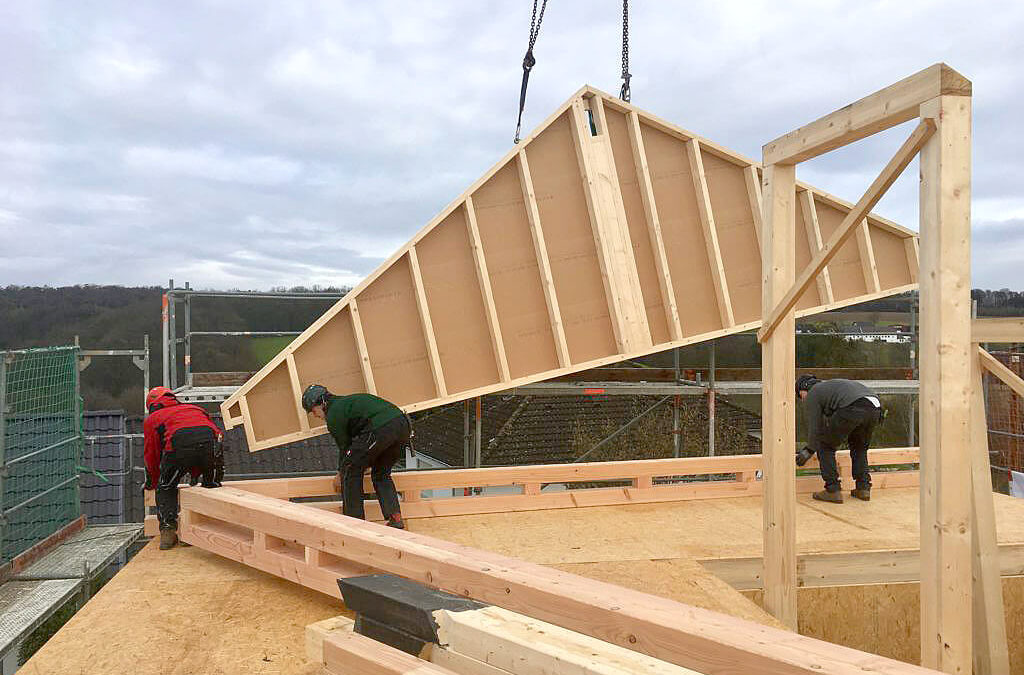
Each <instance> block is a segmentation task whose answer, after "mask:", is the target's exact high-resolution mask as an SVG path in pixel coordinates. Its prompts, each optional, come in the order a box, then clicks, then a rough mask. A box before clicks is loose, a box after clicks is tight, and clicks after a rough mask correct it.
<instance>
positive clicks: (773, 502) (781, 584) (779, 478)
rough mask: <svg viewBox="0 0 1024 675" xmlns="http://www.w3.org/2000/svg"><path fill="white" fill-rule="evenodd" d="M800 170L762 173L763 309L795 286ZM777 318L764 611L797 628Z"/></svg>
mask: <svg viewBox="0 0 1024 675" xmlns="http://www.w3.org/2000/svg"><path fill="white" fill-rule="evenodd" d="M795 200H796V167H795V166H793V165H771V166H766V167H765V168H764V231H763V232H762V234H761V246H762V251H763V255H762V276H761V288H762V311H763V312H764V313H765V315H767V314H768V312H769V310H770V309H771V308H772V307H775V306H777V303H778V302H779V299H780V298H782V297H783V293H784V292H785V289H786V288H789V287H790V286H791V284H792V283H793V274H794V267H795V262H796V260H795V258H796V249H795V247H794V246H793V242H794V240H795V238H796V203H795ZM784 309H785V311H784V312H783V313H782V314H780V315H779V319H778V322H777V325H778V326H780V327H781V330H780V331H778V332H777V333H776V334H773V335H770V336H768V338H767V339H765V340H764V342H763V344H762V345H761V373H762V376H761V377H762V381H763V390H762V394H761V411H762V412H761V417H762V420H763V422H762V431H761V436H762V441H761V443H762V452H763V453H764V508H763V511H764V606H765V609H766V610H768V612H769V613H770V614H772V615H773V616H774V617H775V618H777V619H779V620H780V621H782V622H783V623H784V624H785V625H787V626H789V627H790V628H792V629H793V630H796V628H797V611H796V600H797V598H796V497H795V486H796V461H795V457H794V449H795V448H796V417H795V413H794V406H795V394H794V391H793V382H794V381H795V379H796V377H795V376H796V373H795V370H796V363H795V362H796V347H795V338H794V332H795V330H796V328H795V318H794V314H793V307H792V305H789V306H788V307H785V308H784Z"/></svg>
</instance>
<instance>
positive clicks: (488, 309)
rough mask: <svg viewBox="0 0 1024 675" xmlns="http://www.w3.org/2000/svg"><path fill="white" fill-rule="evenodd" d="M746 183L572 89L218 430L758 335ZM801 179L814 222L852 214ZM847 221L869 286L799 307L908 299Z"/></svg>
mask: <svg viewBox="0 0 1024 675" xmlns="http://www.w3.org/2000/svg"><path fill="white" fill-rule="evenodd" d="M759 171H760V168H759V166H758V165H757V164H756V163H755V162H753V161H752V160H750V159H747V158H745V157H743V156H741V155H739V154H737V153H734V152H732V151H730V150H728V149H726V148H724V147H722V146H720V145H717V144H716V143H714V142H712V141H710V140H708V139H705V138H701V137H699V136H697V135H696V134H694V133H692V132H689V131H686V130H685V129H682V128H680V127H677V126H675V125H672V124H670V123H668V122H665V121H663V120H661V119H659V118H657V117H655V116H653V115H651V114H649V113H647V112H644V111H642V110H640V109H638V108H635V107H634V106H632V105H629V104H628V103H625V102H623V101H621V100H619V99H617V98H615V97H612V96H609V95H607V94H604V93H602V92H600V91H597V90H596V89H593V88H590V87H584V88H583V89H581V90H580V91H578V92H577V93H576V94H574V95H573V96H572V97H571V98H570V99H569V100H568V101H566V102H565V103H564V104H563V105H562V106H560V107H559V108H558V109H557V110H556V111H555V112H554V113H553V114H552V115H551V117H549V118H548V119H547V120H546V121H545V122H544V123H543V124H542V125H541V126H540V127H539V128H538V129H537V130H536V131H534V132H533V133H532V134H531V135H530V136H528V137H527V138H525V139H524V140H523V142H522V143H521V144H520V145H518V146H517V147H516V148H515V149H514V150H512V151H511V152H510V153H509V154H508V155H506V156H505V158H503V159H502V160H501V161H499V162H498V163H497V164H496V165H495V166H494V167H492V168H491V169H490V170H489V171H488V172H487V173H485V174H484V175H483V176H482V177H481V178H480V179H479V180H478V181H476V182H475V183H474V184H473V185H472V186H470V188H469V189H468V190H466V192H464V193H463V194H462V195H460V196H459V197H458V198H457V199H456V200H455V201H453V202H452V203H451V204H450V205H449V206H448V207H446V208H445V209H444V210H443V211H442V212H441V213H440V214H439V215H438V216H437V217H436V218H434V219H433V220H432V221H431V222H430V223H428V224H427V225H426V227H424V228H423V229H422V230H420V231H419V232H418V233H416V234H415V235H414V236H413V237H412V239H411V240H410V241H409V242H408V243H407V244H406V245H405V246H403V247H402V248H400V249H399V250H398V251H396V252H395V254H394V255H393V256H392V257H391V258H389V259H388V260H387V261H386V262H385V263H384V264H383V265H381V266H380V267H379V268H378V269H377V270H376V271H374V272H373V273H372V274H371V275H370V276H369V277H368V278H367V279H366V280H365V281H363V282H362V283H360V284H359V285H358V286H357V287H356V288H355V289H353V291H352V292H351V293H349V294H348V295H347V296H346V297H345V298H343V299H342V300H341V301H339V302H338V303H337V304H335V305H334V306H333V307H332V308H331V309H329V310H328V311H327V312H326V313H325V314H324V315H323V316H322V317H320V318H319V319H318V320H317V321H316V322H314V323H313V325H311V326H310V327H309V328H308V329H307V330H306V331H304V332H303V333H302V335H300V336H299V337H297V338H296V339H295V340H294V341H293V342H292V343H291V344H290V345H289V346H288V347H286V348H285V349H284V350H283V351H282V352H281V353H280V354H279V355H278V356H276V357H275V358H274V359H272V360H271V361H270V363H268V364H267V366H266V367H264V368H263V369H261V370H260V371H259V372H258V373H257V374H256V375H255V376H254V377H253V378H252V379H250V380H249V381H248V382H247V383H246V384H245V385H243V386H242V387H241V388H240V389H239V390H238V391H237V392H235V394H233V395H232V396H231V397H229V398H228V399H227V401H225V402H224V404H223V405H222V410H223V411H224V412H225V417H224V419H225V424H226V425H227V426H228V427H232V426H236V425H238V424H242V425H244V426H245V427H246V434H247V436H248V437H249V448H250V450H261V449H264V448H269V447H273V446H276V445H280V444H282V443H286V442H291V441H296V440H301V439H304V438H309V437H311V436H314V435H316V434H321V433H324V432H325V429H324V427H323V426H311V423H310V421H309V420H305V419H304V417H305V416H303V415H297V414H295V413H292V410H296V412H297V408H296V406H295V403H294V401H295V400H297V399H298V397H299V395H300V394H301V391H302V388H304V387H306V386H308V385H309V384H311V383H313V382H317V383H321V384H324V385H326V386H327V387H328V388H329V389H331V390H332V391H336V392H338V393H349V392H355V391H368V392H371V393H376V394H378V395H380V396H383V397H385V398H387V399H389V400H391V401H394V402H395V403H397V404H398V405H400V406H401V407H402V408H403V409H405V410H406V411H410V412H411V411H415V410H422V409H426V408H431V407H434V406H438V405H443V404H446V403H451V402H455V401H460V400H465V399H469V398H473V397H477V396H480V395H483V394H488V393H492V392H497V391H502V390H506V389H510V388H513V387H515V386H518V385H522V384H527V383H530V382H536V381H540V380H544V379H550V378H552V377H557V376H560V375H564V374H566V373H570V372H577V371H582V370H586V369H588V368H594V367H598V366H602V365H607V364H609V363H615V362H617V361H622V360H624V359H628V358H634V357H637V356H642V355H644V354H650V353H653V352H657V351H663V350H667V349H672V348H674V347H679V346H683V345H687V344H694V343H697V342H701V341H705V340H709V339H714V338H717V337H720V336H723V335H729V334H733V333H737V332H741V331H745V330H751V329H756V328H758V326H759V325H760V320H761V317H762V316H763V311H764V310H763V308H762V302H761V296H760V294H759V293H760V292H759V289H760V286H761V284H760V281H759V277H760V270H761V266H762V260H761V247H762V242H761V239H762V238H763V237H762V232H761V231H762V229H763V217H762V205H761V194H760V193H761V189H760V183H759V181H760V179H759V177H758V176H759ZM799 185H800V188H801V190H805V191H806V193H807V194H808V195H811V196H812V199H813V203H814V204H815V205H816V208H817V210H818V211H819V215H820V216H821V217H822V218H824V215H825V213H826V212H828V214H829V215H830V216H834V217H835V218H837V219H838V218H841V217H842V216H843V215H845V214H848V213H849V212H850V210H851V208H853V207H852V205H850V204H849V203H847V202H843V201H841V200H839V199H837V198H835V197H833V196H831V195H828V194H825V193H823V192H821V191H820V190H817V189H815V188H813V187H811V186H807V185H803V184H799ZM865 217H866V218H867V222H868V228H869V233H870V236H871V241H872V243H873V246H874V256H875V259H876V266H877V267H878V268H879V269H881V270H884V271H885V273H884V274H880V279H879V281H880V283H879V285H878V287H877V291H874V292H871V291H870V290H869V292H867V293H863V292H861V290H860V289H853V288H848V289H846V290H845V292H839V290H838V289H833V290H834V293H833V298H832V300H833V301H832V302H828V298H827V297H826V299H825V300H826V301H824V302H821V301H819V302H808V303H802V304H800V305H799V306H798V307H797V312H798V314H800V315H803V314H813V313H817V312H821V311H826V310H829V309H835V308H838V307H842V306H846V305H849V304H854V303H858V302H863V301H866V300H869V299H872V298H876V297H883V296H885V295H889V294H893V293H899V292H903V291H906V290H911V289H913V288H914V287H915V286H914V279H915V278H916V274H917V270H916V260H912V259H911V258H909V257H907V251H910V250H916V248H914V243H913V242H914V241H915V237H914V233H913V232H911V231H909V230H906V229H904V228H902V227H899V226H898V225H896V224H894V223H891V222H889V221H886V220H884V219H882V218H879V217H877V216H874V215H867V214H866V213H864V214H862V215H861V216H860V217H859V218H858V220H857V222H858V223H860V222H862V221H863V220H864V218H865ZM822 227H823V229H824V221H823V223H822ZM823 234H824V232H823ZM798 259H799V258H798ZM859 264H861V265H865V266H866V265H870V261H866V260H865V259H864V257H863V255H862V260H861V261H860V262H859ZM865 288H866V287H865ZM243 402H245V403H246V404H247V405H242V403H243Z"/></svg>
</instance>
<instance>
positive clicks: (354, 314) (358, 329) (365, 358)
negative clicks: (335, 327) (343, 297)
mask: <svg viewBox="0 0 1024 675" xmlns="http://www.w3.org/2000/svg"><path fill="white" fill-rule="evenodd" d="M348 312H349V316H350V317H351V318H352V334H353V335H355V338H356V351H358V352H359V367H360V368H362V370H363V384H364V385H366V393H368V394H376V393H377V385H376V384H375V383H374V381H373V366H371V365H370V352H369V350H367V349H366V338H365V337H364V336H363V322H362V320H360V318H359V305H358V304H357V303H356V299H355V298H352V299H351V300H349V303H348ZM242 412H243V413H244V415H243V416H244V417H245V419H247V420H251V419H252V418H251V417H249V413H248V412H246V411H244V410H243V411H242Z"/></svg>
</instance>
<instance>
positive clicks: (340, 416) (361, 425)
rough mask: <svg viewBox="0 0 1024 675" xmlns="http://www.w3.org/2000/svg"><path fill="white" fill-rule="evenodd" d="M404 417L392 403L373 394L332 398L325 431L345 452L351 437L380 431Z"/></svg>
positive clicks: (328, 407)
mask: <svg viewBox="0 0 1024 675" xmlns="http://www.w3.org/2000/svg"><path fill="white" fill-rule="evenodd" d="M404 414H405V413H403V412H402V410H401V409H400V408H399V407H398V406H396V405H395V404H394V403H391V402H389V401H385V400H384V399H382V398H380V397H379V396H374V395H373V394H351V395H350V396H334V397H332V398H331V400H330V402H329V403H328V404H327V431H329V432H330V434H331V436H333V437H334V442H335V443H337V444H338V448H339V449H340V450H342V451H345V450H347V449H348V445H349V443H351V442H352V438H353V437H355V436H358V435H359V434H361V433H364V432H366V431H369V430H371V429H379V428H381V427H382V426H384V425H385V424H387V423H388V422H390V421H391V420H393V419H395V418H396V417H401V416H402V415H404Z"/></svg>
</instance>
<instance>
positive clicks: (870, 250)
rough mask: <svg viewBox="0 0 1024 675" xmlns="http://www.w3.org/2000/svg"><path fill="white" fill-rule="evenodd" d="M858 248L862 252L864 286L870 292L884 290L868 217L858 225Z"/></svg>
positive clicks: (861, 264) (861, 262) (861, 263)
mask: <svg viewBox="0 0 1024 675" xmlns="http://www.w3.org/2000/svg"><path fill="white" fill-rule="evenodd" d="M857 250H858V251H859V252H860V266H861V270H863V272H864V288H865V290H866V291H867V292H868V293H877V292H879V291H880V290H882V284H881V283H879V281H878V265H877V264H876V263H875V247H874V246H873V245H872V243H871V228H870V227H869V226H868V219H867V218H865V219H864V220H862V221H860V225H858V226H857Z"/></svg>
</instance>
